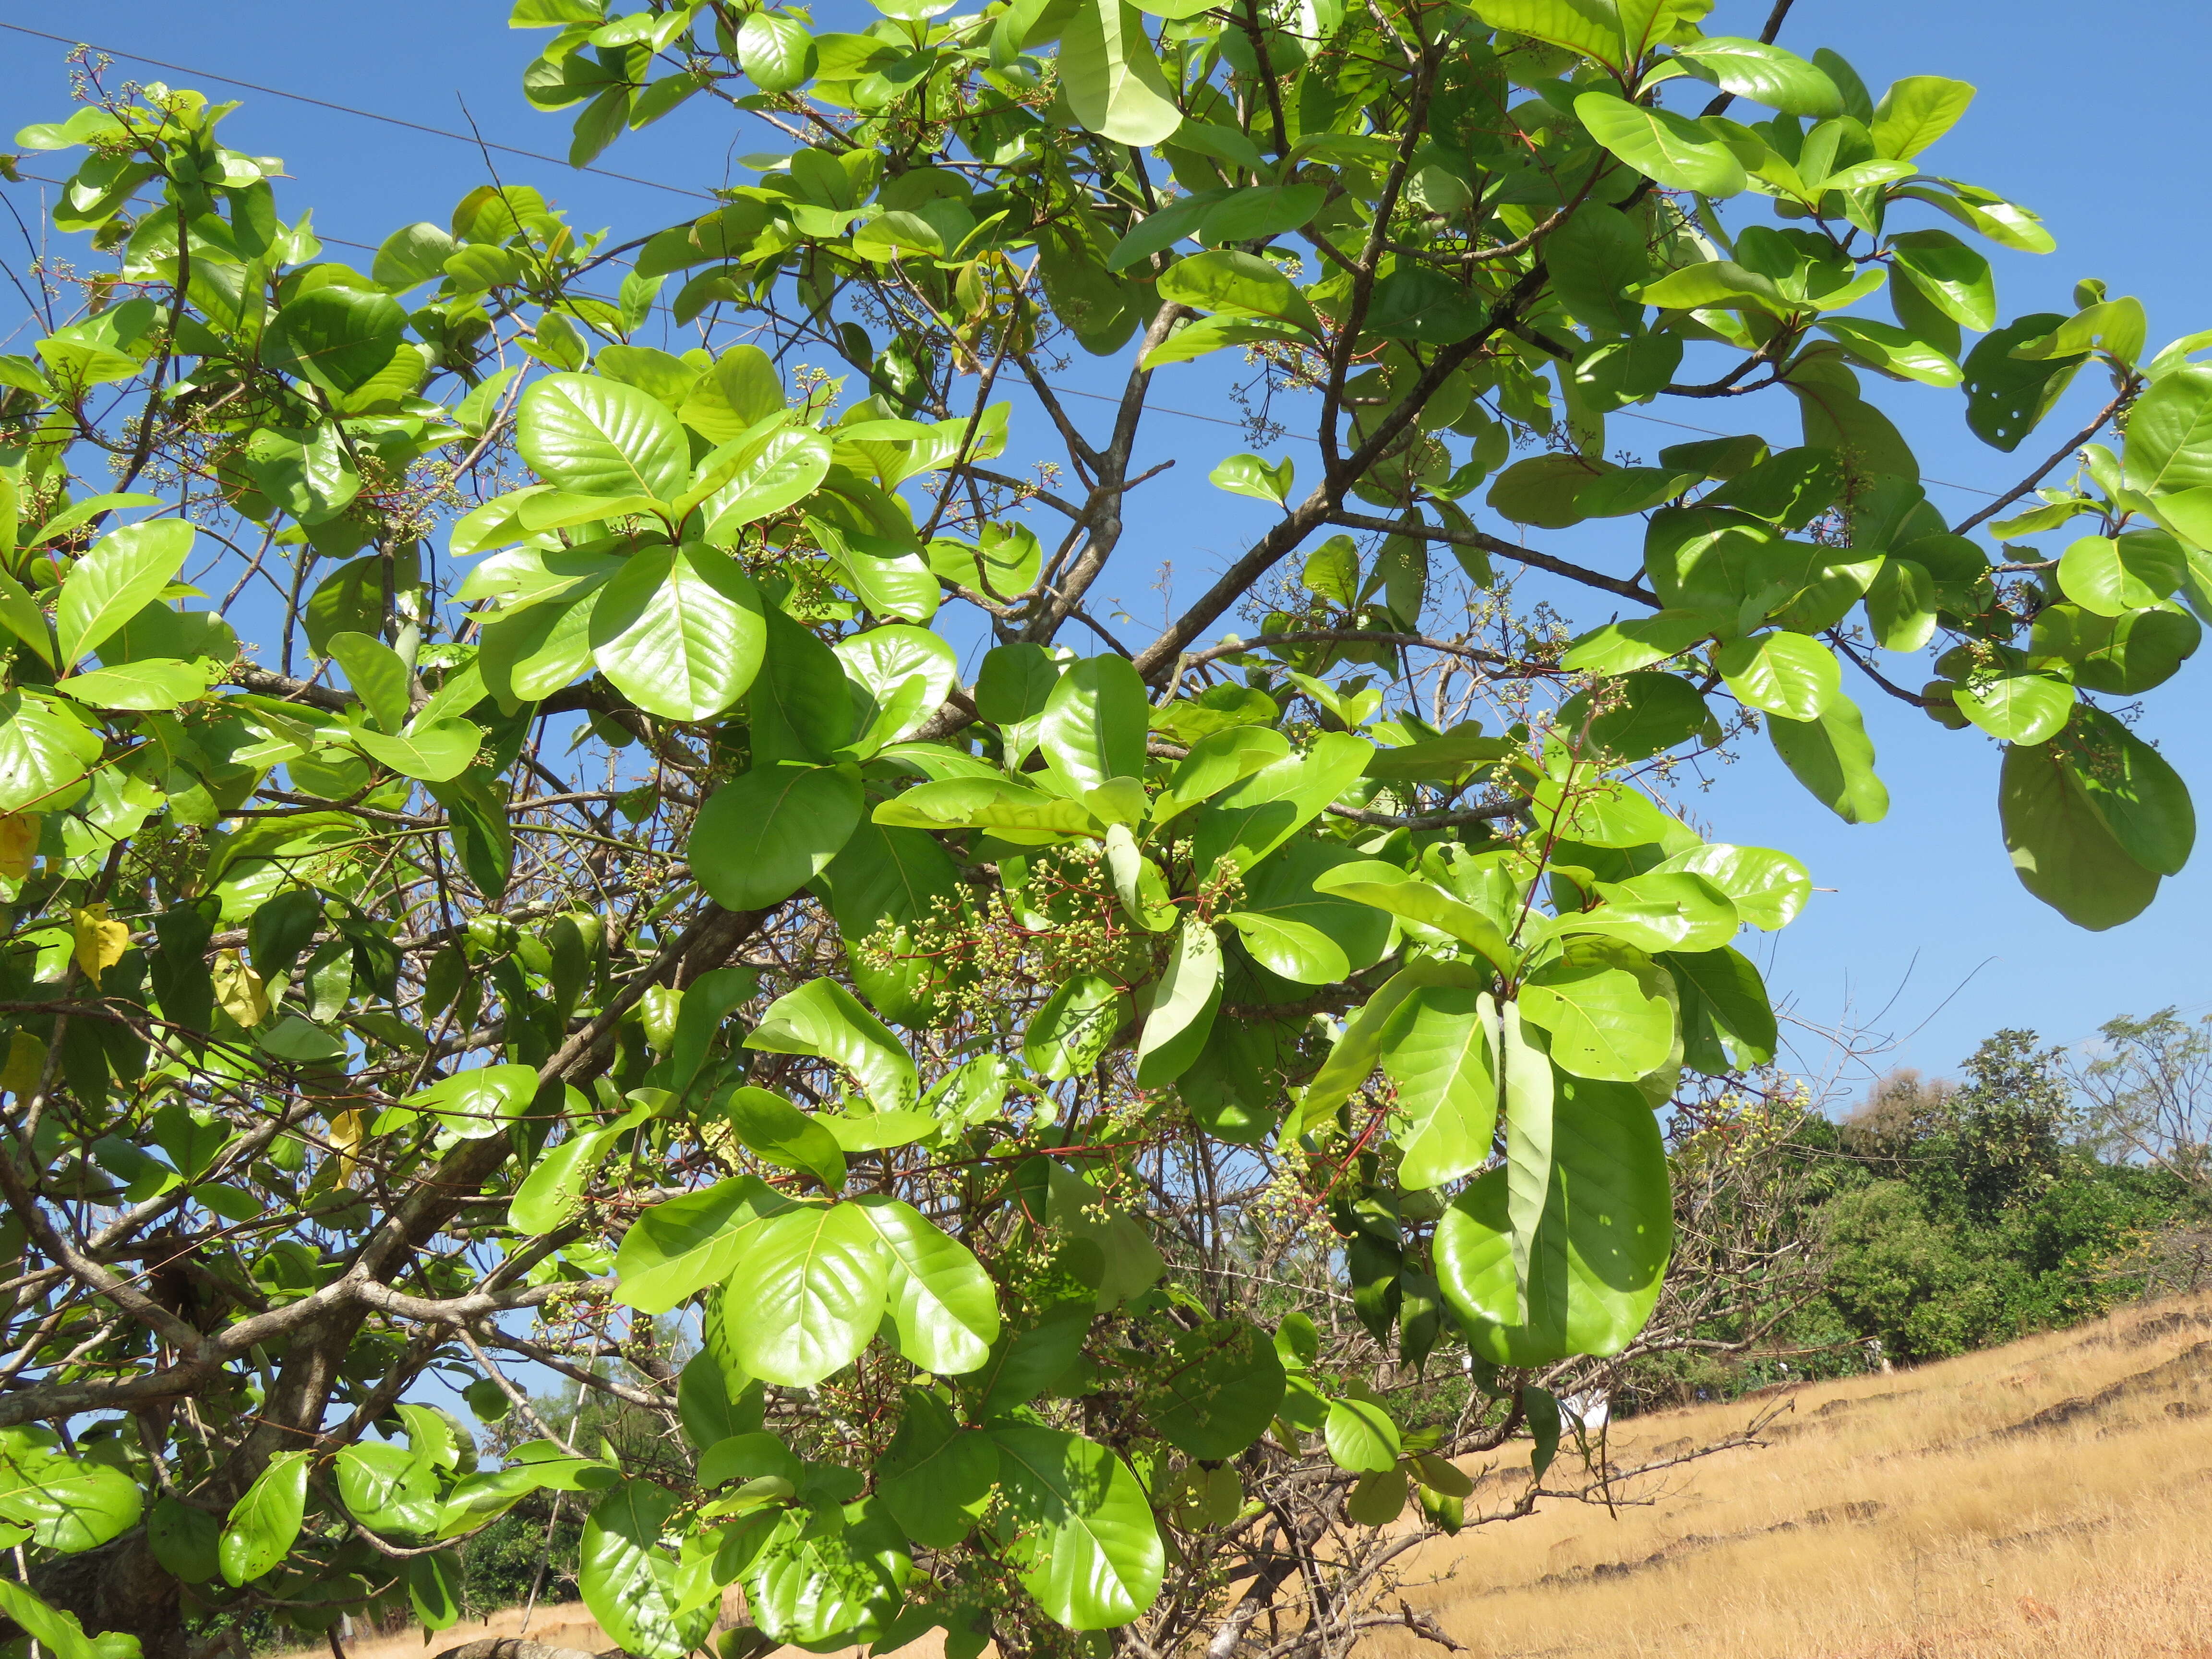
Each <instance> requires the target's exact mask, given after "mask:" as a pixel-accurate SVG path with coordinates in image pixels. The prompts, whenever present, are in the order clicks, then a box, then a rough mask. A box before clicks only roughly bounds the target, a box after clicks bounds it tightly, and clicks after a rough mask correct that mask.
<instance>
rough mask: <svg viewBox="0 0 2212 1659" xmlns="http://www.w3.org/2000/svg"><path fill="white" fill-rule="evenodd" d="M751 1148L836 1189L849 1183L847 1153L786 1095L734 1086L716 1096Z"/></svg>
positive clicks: (745, 1142)
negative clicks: (846, 1170) (846, 1177)
mask: <svg viewBox="0 0 2212 1659" xmlns="http://www.w3.org/2000/svg"><path fill="white" fill-rule="evenodd" d="M716 1101H717V1103H718V1104H720V1106H721V1108H722V1110H723V1113H724V1115H726V1117H727V1118H728V1120H729V1123H730V1127H731V1128H732V1129H733V1130H734V1131H736V1133H737V1137H738V1139H739V1140H741V1141H743V1142H744V1144H745V1148H746V1150H747V1151H749V1152H755V1153H757V1154H758V1155H759V1156H760V1157H762V1158H766V1159H767V1160H768V1161H769V1163H771V1164H777V1165H779V1166H780V1167H781V1168H783V1169H787V1170H805V1172H806V1173H807V1174H809V1175H811V1176H813V1177H814V1178H815V1179H816V1180H817V1181H818V1182H821V1183H822V1184H823V1186H824V1187H825V1188H829V1190H830V1191H831V1192H836V1190H837V1189H838V1188H841V1187H842V1186H843V1185H844V1184H845V1154H844V1152H843V1150H842V1148H840V1147H839V1146H838V1145H837V1142H836V1137H834V1136H833V1135H831V1134H830V1133H829V1130H827V1129H825V1128H823V1127H822V1126H821V1125H820V1124H818V1123H817V1122H816V1121H814V1120H813V1119H812V1118H811V1117H809V1116H807V1115H806V1114H805V1113H804V1112H802V1111H800V1110H799V1109H798V1108H797V1107H796V1106H793V1104H792V1103H790V1102H789V1101H787V1100H786V1099H785V1098H784V1097H782V1096H781V1095H777V1094H771V1093H769V1091H767V1090H766V1089H754V1088H738V1089H732V1090H731V1091H729V1092H728V1093H726V1094H725V1095H720V1096H718V1097H716Z"/></svg>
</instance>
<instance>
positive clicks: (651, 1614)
mask: <svg viewBox="0 0 2212 1659" xmlns="http://www.w3.org/2000/svg"><path fill="white" fill-rule="evenodd" d="M677 1503H678V1498H677V1496H676V1494H675V1493H674V1492H671V1491H669V1490H668V1489H667V1488H666V1487H665V1486H656V1485H654V1484H653V1482H651V1481H649V1480H625V1481H623V1483H622V1484H621V1485H620V1486H613V1487H610V1488H609V1489H608V1491H607V1492H606V1495H605V1497H603V1498H600V1499H599V1502H598V1503H597V1504H594V1505H592V1513H591V1516H590V1517H589V1518H588V1519H586V1521H585V1522H584V1536H583V1540H582V1543H581V1546H580V1560H581V1571H580V1574H579V1577H580V1581H581V1582H580V1589H582V1591H583V1595H584V1605H585V1606H586V1607H589V1608H590V1609H591V1612H592V1618H594V1619H596V1620H599V1628H600V1629H601V1630H603V1631H605V1632H606V1635H607V1638H608V1639H609V1640H611V1641H612V1642H613V1643H615V1644H617V1646H618V1647H620V1648H622V1649H623V1651H625V1652H628V1653H633V1654H635V1655H637V1656H638V1659H684V1655H686V1654H688V1653H690V1651H691V1650H692V1649H694V1648H695V1647H697V1646H698V1645H700V1644H702V1643H703V1642H704V1641H705V1640H706V1639H707V1637H708V1632H710V1631H711V1630H712V1629H713V1628H714V1617H715V1614H716V1613H717V1612H718V1611H719V1608H718V1607H715V1606H714V1605H711V1604H710V1605H708V1606H704V1607H695V1608H693V1609H692V1610H691V1611H690V1613H679V1611H678V1608H679V1607H681V1605H682V1599H683V1598H682V1595H681V1593H680V1590H679V1588H678V1577H677V1573H678V1569H677V1564H676V1560H675V1559H674V1558H673V1557H672V1556H671V1555H670V1554H669V1553H668V1552H667V1551H665V1550H664V1549H662V1548H661V1547H660V1537H661V1534H662V1533H663V1532H664V1531H665V1530H666V1529H667V1527H668V1522H669V1520H670V1518H671V1516H672V1515H673V1514H674V1512H675V1510H676V1506H677Z"/></svg>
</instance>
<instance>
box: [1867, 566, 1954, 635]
mask: <svg viewBox="0 0 2212 1659" xmlns="http://www.w3.org/2000/svg"><path fill="white" fill-rule="evenodd" d="M1938 608H1939V607H1938V603H1937V599H1936V582H1935V579H1934V578H1933V577H1932V576H1930V575H1929V574H1928V568H1927V567H1926V566H1925V565H1923V564H1920V563H1918V562H1916V561H1914V560H1911V559H1905V558H1898V557H1895V556H1892V557H1890V558H1887V559H1885V560H1883V561H1882V565H1881V569H1880V570H1878V571H1876V572H1875V579H1874V581H1873V584H1872V585H1871V586H1869V587H1868V589H1867V593H1866V612H1867V622H1868V624H1869V626H1870V627H1871V628H1872V629H1874V636H1875V643H1877V644H1878V645H1880V646H1881V648H1882V649H1883V650H1885V651H1905V652H1912V651H1917V650H1919V649H1920V648H1921V647H1923V646H1925V645H1926V644H1927V643H1928V641H1929V639H1930V638H1932V637H1933V636H1934V635H1935V632H1936V611H1937V609H1938Z"/></svg>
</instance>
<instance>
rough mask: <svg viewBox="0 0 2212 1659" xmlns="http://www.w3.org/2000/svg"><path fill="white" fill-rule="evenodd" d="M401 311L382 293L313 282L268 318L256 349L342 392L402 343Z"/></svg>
mask: <svg viewBox="0 0 2212 1659" xmlns="http://www.w3.org/2000/svg"><path fill="white" fill-rule="evenodd" d="M406 330H407V313H405V312H404V311H403V310H402V309H400V307H399V302H398V301H396V300H394V299H393V298H392V296H391V295H388V294H375V293H372V292H370V291H369V290H368V289H360V288H339V287H337V286H335V285H333V286H331V287H328V288H319V289H314V290H313V291H312V292H310V293H307V294H302V295H300V296H299V297H298V298H297V299H295V300H293V301H290V302H289V303H288V304H287V305H286V306H285V307H283V310H281V311H279V312H278V313H276V316H275V317H273V318H272V319H270V323H269V331H268V333H267V334H266V336H265V337H264V340H263V344H262V350H263V353H264V356H266V357H268V358H269V359H270V361H271V362H274V363H275V364H276V366H277V367H279V368H285V369H288V370H289V371H290V372H291V373H293V374H298V375H301V376H302V377H304V378H305V379H307V380H311V381H313V383H314V384H315V385H317V386H320V387H321V388H322V389H323V390H324V391H325V392H332V393H335V394H336V395H337V396H339V397H343V396H345V395H346V394H347V393H349V392H358V391H359V390H360V389H361V388H362V387H363V386H367V385H368V383H369V382H370V381H371V380H374V379H376V377H377V376H378V374H381V373H382V372H383V370H384V368H386V365H387V364H389V363H390V362H392V359H393V358H394V357H396V356H398V355H399V353H400V351H401V349H402V348H403V346H404V340H405V336H406Z"/></svg>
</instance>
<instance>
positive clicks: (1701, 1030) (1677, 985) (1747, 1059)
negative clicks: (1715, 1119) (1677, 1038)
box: [1659, 949, 1780, 1077]
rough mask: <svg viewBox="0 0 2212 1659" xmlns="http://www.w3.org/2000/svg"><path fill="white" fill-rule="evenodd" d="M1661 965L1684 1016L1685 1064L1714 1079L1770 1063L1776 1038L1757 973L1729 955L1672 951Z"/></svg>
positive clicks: (1770, 1009) (1742, 959)
mask: <svg viewBox="0 0 2212 1659" xmlns="http://www.w3.org/2000/svg"><path fill="white" fill-rule="evenodd" d="M1659 963H1660V965H1661V966H1662V967H1664V968H1665V969H1667V971H1668V973H1670V974H1672V975H1674V994H1675V997H1676V999H1677V1000H1678V1001H1679V1002H1680V1006H1681V1010H1682V1053H1683V1058H1684V1059H1685V1060H1687V1061H1688V1062H1689V1064H1691V1065H1692V1066H1696V1067H1697V1068H1698V1070H1699V1071H1701V1072H1704V1073H1706V1074H1707V1075H1709V1076H1712V1077H1723V1076H1726V1075H1728V1074H1729V1073H1732V1072H1741V1071H1747V1070H1750V1069H1751V1068H1753V1067H1754V1066H1765V1065H1770V1064H1771V1063H1772V1061H1773V1059H1774V1045H1775V1043H1776V1042H1778V1040H1779V1038H1780V1033H1779V1031H1778V1029H1777V1027H1776V1025H1775V1023H1774V1008H1773V1005H1772V1004H1771V1003H1770V1002H1769V1001H1768V1000H1767V997H1766V986H1765V982H1764V981H1762V980H1761V979H1760V978H1759V969H1756V968H1754V967H1753V966H1752V965H1751V963H1750V961H1749V960H1748V959H1747V957H1744V956H1743V955H1742V954H1741V952H1739V951H1732V950H1725V949H1723V950H1719V951H1691V952H1684V951H1668V952H1666V953H1665V954H1664V955H1662V956H1661V957H1659Z"/></svg>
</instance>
